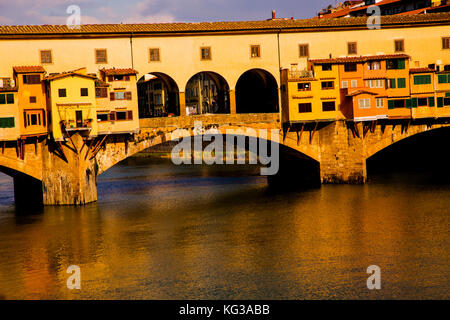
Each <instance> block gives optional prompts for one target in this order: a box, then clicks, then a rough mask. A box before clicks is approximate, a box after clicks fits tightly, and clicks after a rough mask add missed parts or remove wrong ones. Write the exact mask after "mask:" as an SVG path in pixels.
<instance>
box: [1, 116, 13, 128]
mask: <svg viewBox="0 0 450 320" xmlns="http://www.w3.org/2000/svg"><path fill="white" fill-rule="evenodd" d="M14 127H15V123H14V118H0V128H14Z"/></svg>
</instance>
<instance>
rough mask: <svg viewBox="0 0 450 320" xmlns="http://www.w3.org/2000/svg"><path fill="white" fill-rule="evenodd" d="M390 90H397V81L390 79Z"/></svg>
mask: <svg viewBox="0 0 450 320" xmlns="http://www.w3.org/2000/svg"><path fill="white" fill-rule="evenodd" d="M389 88H391V89H395V79H389Z"/></svg>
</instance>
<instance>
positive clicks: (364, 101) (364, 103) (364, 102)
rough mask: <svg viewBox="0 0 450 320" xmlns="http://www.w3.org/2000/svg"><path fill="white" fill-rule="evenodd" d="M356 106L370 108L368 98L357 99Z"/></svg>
mask: <svg viewBox="0 0 450 320" xmlns="http://www.w3.org/2000/svg"><path fill="white" fill-rule="evenodd" d="M358 106H359V108H360V109H370V99H359V100H358Z"/></svg>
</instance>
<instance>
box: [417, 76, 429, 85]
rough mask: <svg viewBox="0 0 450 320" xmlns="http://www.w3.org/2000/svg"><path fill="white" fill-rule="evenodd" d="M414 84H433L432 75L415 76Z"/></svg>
mask: <svg viewBox="0 0 450 320" xmlns="http://www.w3.org/2000/svg"><path fill="white" fill-rule="evenodd" d="M414 84H415V85H422V84H431V76H430V75H420V76H414Z"/></svg>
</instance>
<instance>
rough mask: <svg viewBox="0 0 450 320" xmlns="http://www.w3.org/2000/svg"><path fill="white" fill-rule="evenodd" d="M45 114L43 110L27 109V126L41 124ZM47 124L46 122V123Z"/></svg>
mask: <svg viewBox="0 0 450 320" xmlns="http://www.w3.org/2000/svg"><path fill="white" fill-rule="evenodd" d="M43 118H44V115H43V112H42V111H31V112H27V111H25V119H24V121H25V127H27V126H40V125H42V121H43V120H44V119H43ZM44 125H45V124H44Z"/></svg>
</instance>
